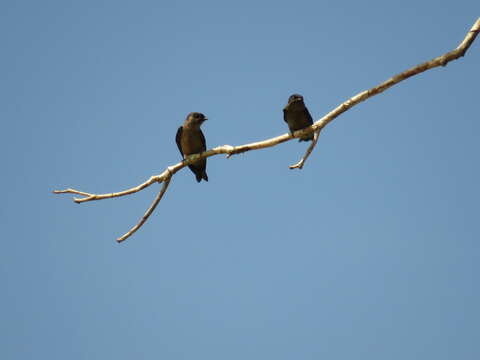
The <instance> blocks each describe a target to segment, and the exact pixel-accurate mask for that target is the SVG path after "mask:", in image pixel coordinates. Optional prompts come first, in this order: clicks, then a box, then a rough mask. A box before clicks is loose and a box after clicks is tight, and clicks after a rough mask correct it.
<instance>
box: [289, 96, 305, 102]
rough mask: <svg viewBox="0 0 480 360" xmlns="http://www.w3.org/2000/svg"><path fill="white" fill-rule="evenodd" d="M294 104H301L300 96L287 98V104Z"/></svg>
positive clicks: (301, 98) (301, 97)
mask: <svg viewBox="0 0 480 360" xmlns="http://www.w3.org/2000/svg"><path fill="white" fill-rule="evenodd" d="M295 102H303V96H302V95H300V94H293V95H290V97H289V98H288V103H289V104H291V103H295Z"/></svg>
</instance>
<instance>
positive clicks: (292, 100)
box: [283, 94, 313, 141]
mask: <svg viewBox="0 0 480 360" xmlns="http://www.w3.org/2000/svg"><path fill="white" fill-rule="evenodd" d="M283 120H285V122H286V123H287V124H288V128H289V130H290V133H291V134H293V133H294V132H295V131H297V130H300V129H303V128H306V127H307V126H310V125H312V124H313V119H312V115H310V113H309V112H308V109H307V107H306V106H305V103H304V102H303V96H302V95H300V94H293V95H291V96H290V97H289V98H288V104H287V106H285V107H284V108H283ZM308 140H313V133H310V134H307V135H304V136H302V137H301V138H300V139H299V140H298V141H308Z"/></svg>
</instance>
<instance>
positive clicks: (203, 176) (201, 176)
mask: <svg viewBox="0 0 480 360" xmlns="http://www.w3.org/2000/svg"><path fill="white" fill-rule="evenodd" d="M195 177H196V179H197V182H200V181H202V179H203V180H205V181H208V175H207V172H206V171H203V172H202V173H196V174H195Z"/></svg>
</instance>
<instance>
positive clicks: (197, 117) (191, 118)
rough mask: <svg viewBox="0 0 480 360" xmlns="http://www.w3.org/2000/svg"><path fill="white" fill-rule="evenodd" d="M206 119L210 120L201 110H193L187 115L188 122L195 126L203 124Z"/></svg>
mask: <svg viewBox="0 0 480 360" xmlns="http://www.w3.org/2000/svg"><path fill="white" fill-rule="evenodd" d="M205 120H208V118H207V117H205V115H203V114H202V113H199V112H192V113H190V114H188V116H187V122H188V123H190V124H192V125H195V126H200V125H202V124H203V122H204V121H205Z"/></svg>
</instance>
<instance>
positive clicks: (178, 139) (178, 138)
mask: <svg viewBox="0 0 480 360" xmlns="http://www.w3.org/2000/svg"><path fill="white" fill-rule="evenodd" d="M182 132H183V127H182V126H180V127H179V128H178V130H177V135H176V136H175V141H176V142H177V146H178V150H180V154H182V157H183V151H182Z"/></svg>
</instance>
